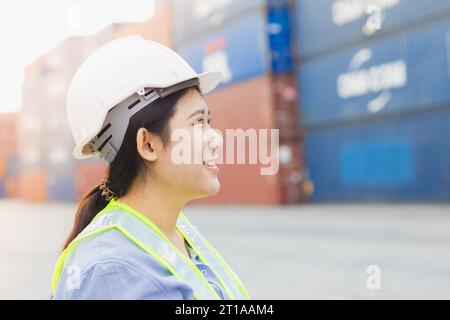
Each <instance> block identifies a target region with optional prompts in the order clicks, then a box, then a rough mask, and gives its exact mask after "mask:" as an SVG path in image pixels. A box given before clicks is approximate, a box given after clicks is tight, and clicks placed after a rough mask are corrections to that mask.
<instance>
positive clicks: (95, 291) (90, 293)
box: [64, 261, 183, 300]
mask: <svg viewBox="0 0 450 320" xmlns="http://www.w3.org/2000/svg"><path fill="white" fill-rule="evenodd" d="M64 299H82V300H87V299H89V300H91V299H92V300H104V299H111V300H144V299H155V300H172V299H173V300H179V299H183V296H182V294H181V293H180V292H179V291H177V290H173V289H171V288H170V287H167V286H165V285H164V283H163V282H162V281H161V280H160V279H159V278H158V277H156V276H154V275H152V274H148V273H143V272H142V271H140V270H138V269H137V268H135V267H133V266H132V265H129V264H125V263H123V262H118V261H111V262H99V263H96V264H95V265H93V266H92V267H90V268H89V269H87V270H86V271H85V272H83V273H82V274H81V275H80V284H79V286H78V287H77V288H74V289H71V290H67V289H66V290H64Z"/></svg>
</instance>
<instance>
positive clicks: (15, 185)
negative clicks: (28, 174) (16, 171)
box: [5, 176, 19, 198]
mask: <svg viewBox="0 0 450 320" xmlns="http://www.w3.org/2000/svg"><path fill="white" fill-rule="evenodd" d="M5 194H6V197H7V198H18V197H19V177H18V176H11V177H7V178H6V179H5Z"/></svg>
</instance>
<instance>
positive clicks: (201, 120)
mask: <svg viewBox="0 0 450 320" xmlns="http://www.w3.org/2000/svg"><path fill="white" fill-rule="evenodd" d="M194 124H203V118H201V119H197V120H195V121H194Z"/></svg>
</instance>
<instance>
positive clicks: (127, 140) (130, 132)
mask: <svg viewBox="0 0 450 320" xmlns="http://www.w3.org/2000/svg"><path fill="white" fill-rule="evenodd" d="M191 90H197V91H198V92H200V91H199V89H198V88H197V87H196V86H195V87H189V88H186V89H183V90H180V91H177V92H174V93H172V94H170V95H168V96H166V97H164V98H161V99H158V100H156V101H155V102H153V103H152V104H151V106H149V107H146V108H143V109H142V110H140V111H139V112H137V113H136V114H135V115H133V116H132V117H131V118H130V121H129V123H128V128H127V131H126V133H125V136H124V139H123V142H122V145H121V147H120V149H119V151H118V152H117V155H116V157H115V158H114V161H113V162H112V163H111V164H110V165H109V168H108V175H107V177H105V178H107V180H108V184H107V185H108V187H109V189H110V190H111V191H112V192H114V194H115V196H116V197H121V196H124V195H125V194H126V193H127V192H128V190H129V188H130V186H131V185H132V183H133V182H134V181H135V179H137V178H145V177H147V173H148V171H147V170H149V167H148V165H146V163H145V160H144V159H142V157H141V156H140V155H139V153H138V152H137V146H136V134H137V131H138V130H139V129H140V128H146V129H147V130H148V131H150V132H152V133H154V134H158V135H159V136H160V137H161V140H162V141H163V143H164V144H166V143H167V142H168V141H169V138H170V128H169V120H170V119H171V118H172V116H173V115H174V114H175V111H176V108H175V105H176V104H177V102H178V101H179V100H181V98H182V97H184V96H185V95H187V94H188V92H190V91H191ZM101 193H102V190H101V189H100V185H98V186H96V187H95V188H93V189H92V190H91V191H89V192H88V193H87V194H86V195H85V196H84V198H83V200H81V202H80V204H79V206H78V210H77V213H76V215H75V221H74V224H73V227H72V230H71V231H70V233H69V235H68V237H67V239H66V241H65V243H64V249H65V248H67V246H68V245H69V244H70V243H71V242H72V241H73V239H75V237H76V236H77V235H78V234H79V233H80V232H81V231H83V229H84V228H86V226H87V225H88V224H89V223H90V222H91V221H92V219H93V218H94V216H95V215H96V214H97V213H98V212H100V211H101V210H102V209H103V208H105V206H106V205H107V204H108V201H107V200H106V199H105V197H103V196H102V194H101Z"/></svg>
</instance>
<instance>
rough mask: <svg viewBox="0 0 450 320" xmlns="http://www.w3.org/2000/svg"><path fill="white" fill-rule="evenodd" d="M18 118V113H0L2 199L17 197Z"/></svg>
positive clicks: (0, 195)
mask: <svg viewBox="0 0 450 320" xmlns="http://www.w3.org/2000/svg"><path fill="white" fill-rule="evenodd" d="M17 118H18V116H17V114H16V113H0V198H1V197H14V196H16V195H17V188H18V167H17V152H18V147H17V145H18V142H17Z"/></svg>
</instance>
